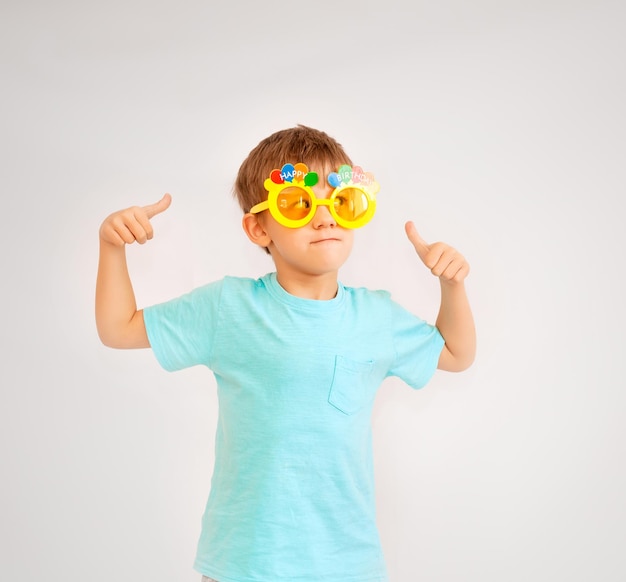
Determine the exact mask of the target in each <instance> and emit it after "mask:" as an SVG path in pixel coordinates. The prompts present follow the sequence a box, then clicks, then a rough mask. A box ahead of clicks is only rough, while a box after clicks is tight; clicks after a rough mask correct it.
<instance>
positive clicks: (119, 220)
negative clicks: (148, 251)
mask: <svg viewBox="0 0 626 582" xmlns="http://www.w3.org/2000/svg"><path fill="white" fill-rule="evenodd" d="M171 202H172V197H171V196H170V195H169V194H164V195H163V197H162V198H161V200H159V201H158V202H155V203H154V204H148V205H147V206H131V207H130V208H126V209H125V210H118V211H117V212H114V213H113V214H111V215H109V216H107V218H106V219H105V220H104V222H103V223H102V225H101V226H100V240H101V241H102V242H105V243H108V244H111V245H113V246H117V247H121V246H124V245H125V244H131V243H134V242H135V241H137V242H138V243H139V244H143V243H145V242H146V241H148V240H150V239H151V238H152V236H153V234H154V233H153V230H152V224H151V223H150V220H151V219H152V218H153V217H154V216H156V215H157V214H160V213H161V212H164V211H165V210H167V209H168V208H169V206H170V204H171Z"/></svg>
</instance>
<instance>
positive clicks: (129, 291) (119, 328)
mask: <svg viewBox="0 0 626 582" xmlns="http://www.w3.org/2000/svg"><path fill="white" fill-rule="evenodd" d="M96 327H97V329H98V335H99V337H100V340H101V341H102V343H104V344H105V345H107V346H109V347H114V348H139V347H149V345H150V344H149V342H148V338H147V336H146V334H145V328H144V327H143V313H142V312H138V311H137V303H136V301H135V293H134V291H133V286H132V283H131V280H130V276H129V274H128V267H127V264H126V250H125V247H124V246H114V245H111V244H108V243H106V242H103V241H101V242H100V260H99V263H98V276H97V281H96Z"/></svg>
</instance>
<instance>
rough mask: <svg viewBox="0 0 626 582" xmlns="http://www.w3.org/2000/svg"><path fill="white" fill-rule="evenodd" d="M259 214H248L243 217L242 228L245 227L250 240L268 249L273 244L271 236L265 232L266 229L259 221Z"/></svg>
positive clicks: (244, 229)
mask: <svg viewBox="0 0 626 582" xmlns="http://www.w3.org/2000/svg"><path fill="white" fill-rule="evenodd" d="M259 218H260V217H259V215H258V214H251V213H250V212H248V213H247V214H244V215H243V218H242V219H241V226H242V227H243V231H244V232H245V233H246V235H247V236H248V238H249V239H250V240H251V241H252V242H253V243H254V244H255V245H259V246H260V247H263V248H267V247H268V246H269V244H270V243H271V242H272V239H271V238H270V235H269V234H267V232H266V231H265V227H264V226H263V224H262V223H261V221H260V220H259Z"/></svg>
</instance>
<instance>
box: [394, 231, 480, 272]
mask: <svg viewBox="0 0 626 582" xmlns="http://www.w3.org/2000/svg"><path fill="white" fill-rule="evenodd" d="M404 229H405V231H406V235H407V236H408V237H409V240H410V241H411V243H412V244H413V246H414V247H415V251H416V252H417V254H418V256H419V258H420V259H422V262H423V263H424V264H425V265H426V266H427V267H428V268H429V269H430V272H431V273H432V274H433V275H435V276H436V277H439V279H440V280H441V282H444V283H462V282H463V281H464V280H465V277H467V275H468V274H469V264H468V262H467V261H466V260H465V257H464V256H463V255H462V254H461V253H459V252H458V251H457V250H456V249H454V248H452V247H451V246H450V245H447V244H445V243H442V242H436V243H432V244H428V243H427V242H426V241H425V240H424V239H423V238H422V237H421V236H420V235H419V233H418V232H417V229H416V228H415V225H414V224H413V223H412V222H411V221H409V222H407V223H406V224H405V226H404Z"/></svg>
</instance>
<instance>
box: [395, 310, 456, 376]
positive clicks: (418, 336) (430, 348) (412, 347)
mask: <svg viewBox="0 0 626 582" xmlns="http://www.w3.org/2000/svg"><path fill="white" fill-rule="evenodd" d="M390 322H391V326H392V337H393V347H394V351H395V359H394V362H393V364H392V366H391V368H390V370H389V372H388V376H398V377H399V378H401V379H402V380H404V381H405V382H406V383H407V384H408V385H409V386H412V387H413V388H422V387H423V386H425V385H426V384H427V383H428V381H429V380H430V379H431V377H432V375H433V374H434V373H435V370H436V369H437V364H438V362H439V355H440V354H441V350H442V348H443V346H444V343H445V342H444V339H443V337H442V335H441V333H439V330H438V329H437V327H436V326H434V325H431V324H429V323H427V322H426V321H424V320H423V319H420V318H419V317H417V316H416V315H413V314H412V313H410V312H409V311H407V310H406V309H404V308H403V307H401V306H400V305H398V304H397V303H394V302H393V301H391V316H390Z"/></svg>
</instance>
